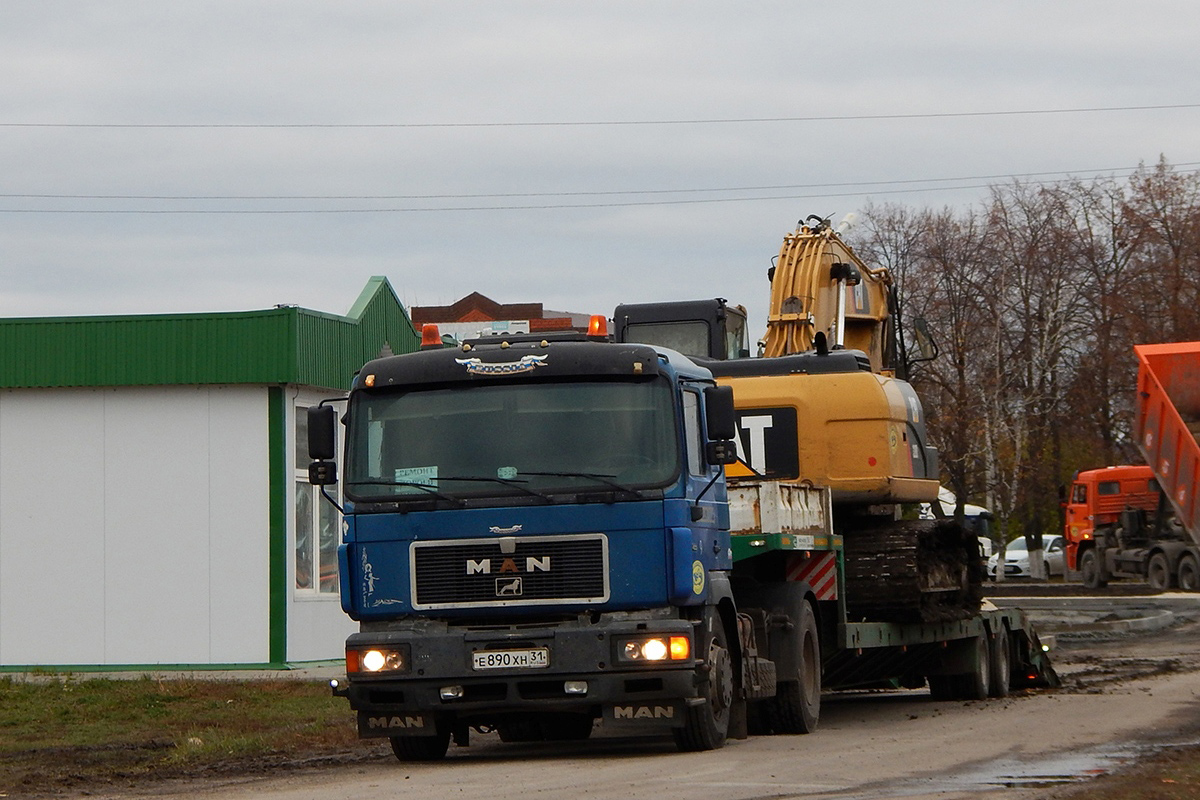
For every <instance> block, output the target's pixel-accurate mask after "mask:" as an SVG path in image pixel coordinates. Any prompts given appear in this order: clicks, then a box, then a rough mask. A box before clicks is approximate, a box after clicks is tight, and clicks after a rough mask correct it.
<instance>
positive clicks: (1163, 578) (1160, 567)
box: [1146, 553, 1173, 592]
mask: <svg viewBox="0 0 1200 800" xmlns="http://www.w3.org/2000/svg"><path fill="white" fill-rule="evenodd" d="M1172 577H1173V576H1172V575H1171V565H1170V563H1168V562H1167V556H1166V555H1165V554H1164V553H1155V554H1154V555H1152V556H1150V561H1149V562H1148V563H1147V564H1146V583H1147V584H1149V585H1150V588H1151V589H1153V590H1154V591H1156V592H1162V591H1165V590H1167V589H1170V588H1171V578H1172Z"/></svg>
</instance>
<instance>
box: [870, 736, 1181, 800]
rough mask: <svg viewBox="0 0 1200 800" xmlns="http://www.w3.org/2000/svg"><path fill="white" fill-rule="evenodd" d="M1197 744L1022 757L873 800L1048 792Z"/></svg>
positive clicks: (916, 781)
mask: <svg viewBox="0 0 1200 800" xmlns="http://www.w3.org/2000/svg"><path fill="white" fill-rule="evenodd" d="M1196 743H1197V742H1195V741H1189V742H1171V743H1156V744H1146V743H1144V744H1125V745H1105V746H1099V747H1094V748H1087V749H1082V750H1073V751H1071V752H1067V753H1044V754H1038V753H1036V752H1033V753H1023V754H1020V755H1014V756H1005V757H1003V758H998V759H995V760H994V761H988V762H985V763H981V764H978V765H976V766H975V767H973V768H971V769H968V770H964V771H962V772H958V773H956V774H954V775H937V776H931V777H927V778H912V779H909V780H905V781H900V782H896V783H893V784H891V785H889V786H888V787H887V788H886V789H884V790H883V791H881V792H876V793H872V796H873V797H908V796H912V795H925V794H934V793H939V792H956V791H957V792H971V791H983V790H988V789H1003V788H1008V789H1048V788H1054V787H1056V786H1063V785H1066V784H1074V783H1080V782H1082V781H1087V780H1090V779H1092V778H1095V777H1098V776H1100V775H1104V774H1106V773H1109V772H1112V771H1114V770H1117V769H1120V768H1121V767H1123V766H1125V765H1126V764H1128V763H1129V762H1131V761H1133V760H1135V759H1137V758H1138V757H1140V756H1143V755H1146V754H1149V753H1153V752H1157V751H1159V750H1165V749H1169V748H1172V747H1180V746H1185V745H1193V744H1196Z"/></svg>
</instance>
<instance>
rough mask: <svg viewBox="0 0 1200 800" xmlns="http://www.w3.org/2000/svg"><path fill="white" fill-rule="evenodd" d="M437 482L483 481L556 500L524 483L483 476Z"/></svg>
mask: <svg viewBox="0 0 1200 800" xmlns="http://www.w3.org/2000/svg"><path fill="white" fill-rule="evenodd" d="M526 474H527V475H536V474H538V473H536V472H527V473H526ZM437 480H439V481H483V482H486V483H502V484H504V485H505V486H511V487H513V488H514V489H519V490H520V491H522V492H524V493H525V494H530V495H533V496H534V497H540V498H542V499H543V500H545V501H546V502H547V503H553V502H554V498H553V497H551V496H550V495H548V494H546V493H545V492H539V491H538V490H537V489H531V488H529V487H528V486H522V485H521V484H522V481H514V480H511V479H509V478H491V477H487V476H482V475H481V476H478V477H472V476H466V475H464V476H461V477H460V476H458V475H455V476H454V477H453V478H441V477H439V478H437Z"/></svg>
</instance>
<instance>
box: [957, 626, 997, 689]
mask: <svg viewBox="0 0 1200 800" xmlns="http://www.w3.org/2000/svg"><path fill="white" fill-rule="evenodd" d="M971 647H973V648H974V650H975V657H974V658H973V659H972V661H973V662H974V665H973V666H972V667H971V671H970V672H968V673H966V674H965V675H962V676H960V678H961V680H962V698H963V699H964V700H986V699H987V696H988V692H989V691H990V690H991V688H992V680H991V674H992V653H991V648H990V647H988V639H987V634H980V635H979V636H976V637H975V639H974V642H973V644H972V645H971Z"/></svg>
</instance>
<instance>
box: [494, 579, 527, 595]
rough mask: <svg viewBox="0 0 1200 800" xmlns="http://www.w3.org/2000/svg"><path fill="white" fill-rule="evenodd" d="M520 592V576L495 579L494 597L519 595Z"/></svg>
mask: <svg viewBox="0 0 1200 800" xmlns="http://www.w3.org/2000/svg"><path fill="white" fill-rule="evenodd" d="M522 594H523V592H522V591H521V579H520V578H512V579H511V580H510V579H507V578H497V579H496V597H520V596H521V595H522Z"/></svg>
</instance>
